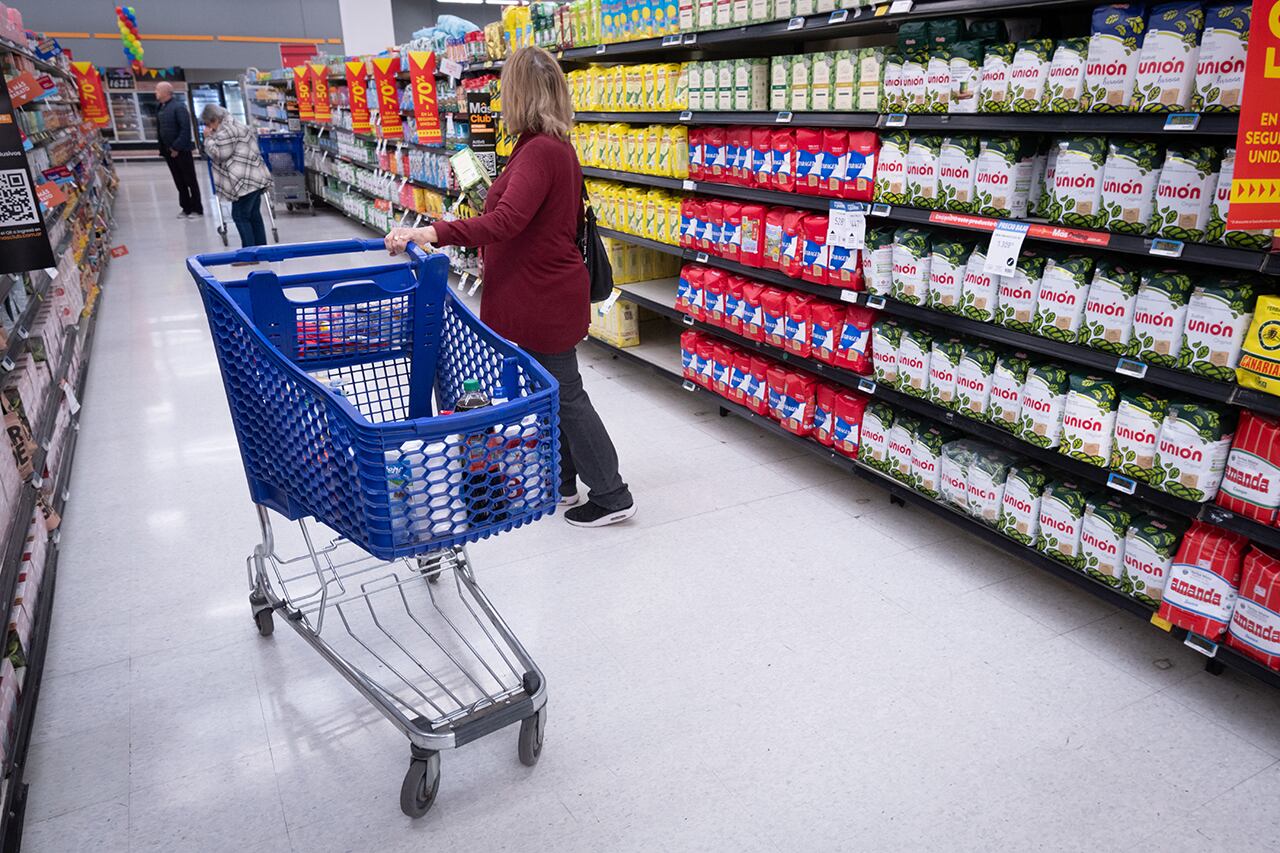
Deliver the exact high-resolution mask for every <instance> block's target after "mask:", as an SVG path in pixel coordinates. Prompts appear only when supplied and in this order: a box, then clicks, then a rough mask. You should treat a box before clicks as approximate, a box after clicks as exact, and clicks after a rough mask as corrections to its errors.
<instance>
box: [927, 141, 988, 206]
mask: <svg viewBox="0 0 1280 853" xmlns="http://www.w3.org/2000/svg"><path fill="white" fill-rule="evenodd" d="M978 153H979V147H978V138H977V137H976V136H951V137H947V138H946V139H944V140H943V141H942V148H941V150H940V152H939V154H938V204H937V206H938V208H939V209H941V210H956V211H960V212H965V213H967V212H970V211H972V210H973V201H974V179H975V177H976V174H975V167H976V165H977V163H976V161H977V158H978Z"/></svg>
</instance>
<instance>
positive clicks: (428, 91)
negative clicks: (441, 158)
mask: <svg viewBox="0 0 1280 853" xmlns="http://www.w3.org/2000/svg"><path fill="white" fill-rule="evenodd" d="M409 85H410V86H411V87H412V90H413V117H414V118H415V119H416V120H417V123H418V141H419V142H421V143H422V144H424V145H436V144H439V143H441V142H443V141H444V137H443V136H441V134H440V110H439V105H438V104H437V103H436V55H435V54H434V53H432V52H413V53H410V54H409Z"/></svg>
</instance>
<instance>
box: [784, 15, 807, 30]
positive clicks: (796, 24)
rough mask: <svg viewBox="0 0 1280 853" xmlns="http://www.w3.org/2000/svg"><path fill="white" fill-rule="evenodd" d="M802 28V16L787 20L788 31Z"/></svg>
mask: <svg viewBox="0 0 1280 853" xmlns="http://www.w3.org/2000/svg"><path fill="white" fill-rule="evenodd" d="M803 29H804V18H801V17H798V16H797V17H795V18H792V19H791V20H789V21H787V31H788V32H790V31H791V30H803Z"/></svg>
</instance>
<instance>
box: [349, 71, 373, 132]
mask: <svg viewBox="0 0 1280 853" xmlns="http://www.w3.org/2000/svg"><path fill="white" fill-rule="evenodd" d="M346 69H347V106H348V107H349V108H350V109H351V129H352V130H353V131H355V132H356V133H372V132H373V126H372V125H371V124H369V76H368V75H367V74H366V73H365V67H364V60H363V59H349V60H347V64H346Z"/></svg>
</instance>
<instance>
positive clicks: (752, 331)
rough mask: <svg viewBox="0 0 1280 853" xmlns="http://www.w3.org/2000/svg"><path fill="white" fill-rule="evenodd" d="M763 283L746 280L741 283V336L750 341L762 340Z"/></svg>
mask: <svg viewBox="0 0 1280 853" xmlns="http://www.w3.org/2000/svg"><path fill="white" fill-rule="evenodd" d="M764 291H765V285H763V284H761V283H760V282H758V281H747V282H746V283H745V284H743V285H742V336H743V337H744V338H746V339H747V340H751V341H763V340H764V302H763V299H762V294H763V293H764Z"/></svg>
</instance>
